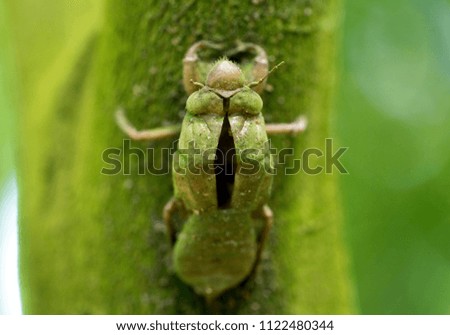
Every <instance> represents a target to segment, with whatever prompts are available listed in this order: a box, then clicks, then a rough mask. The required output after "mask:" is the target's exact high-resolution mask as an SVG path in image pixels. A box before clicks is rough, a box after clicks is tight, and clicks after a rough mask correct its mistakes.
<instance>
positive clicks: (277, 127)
mask: <svg viewBox="0 0 450 335" xmlns="http://www.w3.org/2000/svg"><path fill="white" fill-rule="evenodd" d="M307 126H308V120H307V119H306V117H305V116H300V117H299V118H298V119H297V120H295V121H294V122H291V123H269V124H266V131H267V134H268V135H279V134H291V135H296V134H298V133H301V132H303V131H305V129H306V127H307Z"/></svg>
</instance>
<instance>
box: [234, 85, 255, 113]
mask: <svg viewBox="0 0 450 335" xmlns="http://www.w3.org/2000/svg"><path fill="white" fill-rule="evenodd" d="M262 107H263V101H262V99H261V97H260V96H259V94H258V93H256V92H255V91H253V90H252V89H250V88H248V89H245V90H242V91H241V92H239V93H237V94H236V95H234V96H233V97H231V99H230V111H229V113H230V114H251V115H258V114H259V113H261V110H262Z"/></svg>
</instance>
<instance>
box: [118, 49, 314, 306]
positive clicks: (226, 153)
mask: <svg viewBox="0 0 450 335" xmlns="http://www.w3.org/2000/svg"><path fill="white" fill-rule="evenodd" d="M205 47H216V46H215V45H213V44H211V43H209V42H198V43H196V44H194V45H193V46H192V47H191V48H190V49H189V50H188V53H187V54H186V57H185V59H184V72H183V73H184V85H185V89H186V91H187V92H189V93H191V95H190V96H189V98H188V100H187V102H186V115H185V117H184V120H183V123H182V126H181V130H180V137H179V142H178V150H177V152H176V153H175V155H174V159H173V169H172V173H173V175H172V177H173V185H174V197H173V198H172V199H171V200H170V201H169V202H168V204H167V205H166V206H165V208H164V220H165V222H166V224H167V227H168V232H169V235H170V238H171V241H172V243H173V245H174V251H173V262H174V268H175V271H176V273H177V275H178V276H179V277H180V278H181V279H182V280H183V281H184V282H186V283H187V284H189V285H190V286H192V287H193V288H194V290H195V291H196V292H197V293H198V294H200V295H203V296H205V297H206V298H208V299H212V298H215V297H217V296H218V295H220V294H221V293H223V292H224V291H226V290H228V289H230V288H232V287H235V286H237V285H238V284H239V283H241V282H242V281H244V280H245V279H246V278H248V277H249V275H250V274H251V273H252V271H253V270H254V268H255V266H256V265H257V263H258V259H259V257H260V254H261V250H262V247H263V245H264V241H265V238H266V235H267V232H268V231H269V229H270V226H271V224H272V212H271V210H270V208H269V207H268V206H267V202H268V200H269V196H270V190H271V185H272V180H273V173H272V164H273V162H272V157H271V155H270V153H269V150H268V137H267V134H268V133H274V134H280V133H291V134H292V133H297V132H300V131H302V130H304V129H305V125H306V124H305V121H304V120H303V119H302V120H300V121H297V122H294V123H290V124H276V125H265V122H264V118H263V116H262V113H261V111H262V107H263V102H262V99H261V97H260V96H259V94H258V93H257V91H258V92H261V91H262V89H263V88H264V83H265V80H266V77H267V75H268V74H269V72H268V68H267V64H268V62H267V56H266V53H265V51H264V50H263V49H262V48H261V47H259V46H256V45H254V44H242V43H241V44H240V45H239V47H240V48H241V50H245V49H246V48H247V49H249V50H252V51H254V52H256V57H255V61H254V66H253V68H251V71H250V73H251V74H252V76H254V77H253V78H251V79H252V80H251V81H250V82H248V81H246V78H245V76H244V74H243V72H242V71H241V69H240V68H239V66H238V65H237V64H235V63H233V62H231V61H230V60H228V59H226V58H223V59H220V60H219V61H217V62H216V63H214V64H212V65H211V66H210V68H209V72H208V74H207V77H206V80H205V83H204V84H202V83H199V82H196V81H194V80H199V79H201V75H200V74H199V71H198V69H197V62H198V56H197V50H198V49H200V48H205ZM255 77H256V78H255ZM253 79H255V80H253ZM255 89H256V90H255ZM118 123H119V125H120V126H121V128H122V129H123V130H124V131H125V132H126V133H127V134H128V135H129V136H130V137H132V138H134V139H156V138H162V137H168V136H171V135H175V134H176V133H177V129H174V128H170V129H168V130H167V131H166V132H164V129H156V130H149V131H136V130H135V129H134V128H133V127H132V126H131V125H129V123H127V120H126V119H125V118H124V115H123V114H122V113H119V114H118ZM176 213H178V214H179V213H181V214H182V216H184V217H186V218H187V219H186V222H185V224H184V225H183V227H182V229H181V231H180V232H179V233H178V232H176V231H175V229H174V224H173V222H172V221H173V217H174V214H176ZM261 222H263V224H261Z"/></svg>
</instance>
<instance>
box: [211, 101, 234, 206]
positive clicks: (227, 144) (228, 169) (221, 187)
mask: <svg viewBox="0 0 450 335" xmlns="http://www.w3.org/2000/svg"><path fill="white" fill-rule="evenodd" d="M229 104H230V100H229V99H224V100H223V109H224V111H225V117H224V121H223V124H222V130H221V132H220V137H219V144H218V145H217V150H216V159H215V160H214V173H215V175H216V192H217V205H218V207H219V208H220V209H224V208H229V207H230V204H231V195H232V194H233V186H234V176H235V173H236V159H235V157H234V156H235V152H236V149H235V146H234V140H233V136H232V135H231V129H230V121H229V120H228V107H229Z"/></svg>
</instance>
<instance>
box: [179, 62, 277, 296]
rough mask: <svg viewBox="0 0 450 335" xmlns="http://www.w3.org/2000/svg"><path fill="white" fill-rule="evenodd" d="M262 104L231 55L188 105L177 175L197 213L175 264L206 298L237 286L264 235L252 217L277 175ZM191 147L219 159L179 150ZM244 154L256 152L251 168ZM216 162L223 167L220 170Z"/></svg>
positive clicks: (181, 192)
mask: <svg viewBox="0 0 450 335" xmlns="http://www.w3.org/2000/svg"><path fill="white" fill-rule="evenodd" d="M261 109H262V100H261V98H260V96H259V95H258V94H257V93H256V92H254V91H253V90H252V89H251V88H250V87H249V86H246V85H245V79H244V77H243V74H242V72H241V70H240V69H239V67H238V66H237V65H236V64H234V63H232V62H230V61H228V60H226V59H224V60H220V61H219V62H217V63H216V64H215V65H214V67H213V68H212V69H211V71H210V73H209V75H208V78H207V80H206V85H205V86H204V87H202V88H201V89H200V90H198V91H196V92H194V93H192V94H191V96H190V97H189V99H188V100H187V103H186V116H185V118H184V121H183V125H182V128H181V134H180V139H179V142H178V152H177V153H176V154H175V155H176V156H175V159H174V162H176V163H179V164H180V165H179V166H177V168H174V169H173V181H174V188H175V199H176V201H179V202H181V203H182V204H183V205H184V206H185V208H186V209H187V210H188V211H190V212H191V213H193V214H192V215H191V217H190V218H189V219H188V221H187V223H186V224H185V226H184V227H183V230H182V232H181V234H180V235H179V236H178V238H177V241H176V243H175V249H174V264H175V270H176V272H177V274H178V275H179V276H180V277H181V278H182V279H183V280H184V281H185V282H187V283H188V284H190V285H191V286H193V287H194V289H195V290H196V292H198V293H199V294H202V295H205V296H217V295H219V294H220V293H222V292H223V291H224V290H226V289H228V288H230V287H233V286H236V285H237V284H239V283H240V282H241V281H242V280H243V279H245V278H246V277H247V276H248V275H249V274H250V272H251V271H252V269H253V267H254V265H255V263H256V258H257V253H258V251H257V250H258V243H257V239H258V236H259V235H260V233H258V232H256V228H257V227H256V226H257V223H255V220H254V219H252V216H258V215H260V216H261V215H262V214H260V213H262V209H263V206H264V205H265V204H266V203H267V201H268V199H269V195H270V188H271V184H272V179H273V175H272V174H270V173H269V172H270V171H267V160H269V165H270V164H271V161H270V155H267V154H266V153H265V149H266V146H267V141H268V138H267V133H266V131H265V124H264V118H263V117H262V114H261ZM192 147H193V148H195V149H197V152H199V153H204V152H208V153H211V152H212V153H217V154H216V160H215V161H212V160H211V159H209V158H208V157H205V155H202V154H199V155H197V156H198V159H195V158H193V157H192V155H191V156H187V157H184V159H183V158H182V156H183V155H181V154H179V152H182V151H183V150H186V151H188V150H189V148H192ZM211 149H213V150H211ZM214 151H216V152H214ZM240 152H247V153H249V156H251V158H249V157H247V158H249V159H251V162H252V163H253V164H252V165H251V169H249V171H246V170H245V168H246V167H245V163H246V162H245V161H244V162H243V161H242V157H241V155H240V154H239V153H240ZM225 154H226V157H224V156H225ZM230 154H231V155H230ZM197 156H195V157H197ZM218 156H219V157H220V156H221V157H222V158H223V161H220V162H218V160H219V159H217V157H218ZM176 163H175V164H176ZM217 167H219V168H221V169H222V170H224V171H221V172H222V173H217V171H216V169H217ZM247 168H248V167H247ZM243 169H244V171H243V172H244V173H241V170H243ZM225 170H226V172H227V173H228V175H226V174H225V173H224V172H225ZM180 171H182V173H180ZM206 227H207V228H206Z"/></svg>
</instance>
